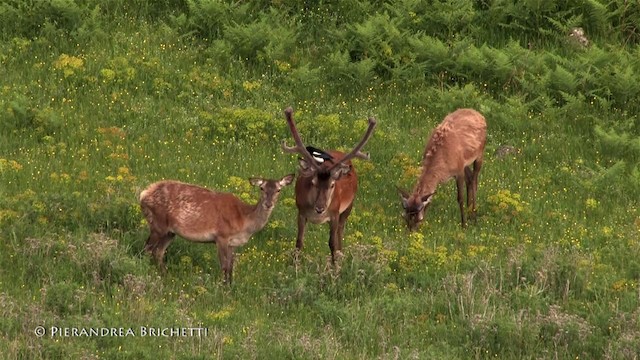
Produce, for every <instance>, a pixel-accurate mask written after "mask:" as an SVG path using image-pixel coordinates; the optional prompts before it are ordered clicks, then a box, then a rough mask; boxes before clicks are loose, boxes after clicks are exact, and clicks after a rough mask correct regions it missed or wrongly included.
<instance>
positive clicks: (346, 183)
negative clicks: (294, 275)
mask: <svg viewBox="0 0 640 360" xmlns="http://www.w3.org/2000/svg"><path fill="white" fill-rule="evenodd" d="M284 113H285V117H286V119H287V124H288V125H289V130H290V131H291V135H292V136H293V140H294V141H295V146H291V147H290V146H287V144H286V141H283V142H282V149H283V151H284V152H287V153H297V154H299V155H301V156H302V158H301V159H300V174H299V176H298V179H297V180H296V186H295V194H296V206H297V207H298V237H297V240H296V249H297V250H298V251H300V250H301V249H302V246H303V239H304V231H305V227H306V224H307V221H311V222H312V223H314V224H323V223H326V222H327V221H328V222H329V228H330V230H329V249H331V262H332V264H335V260H336V255H338V254H340V253H341V251H342V238H343V233H344V225H345V223H346V221H347V218H348V217H349V214H350V213H351V209H352V207H353V200H354V199H355V196H356V191H357V190H358V176H357V174H356V171H355V168H354V166H353V164H351V159H352V158H354V157H357V158H360V159H364V160H369V154H364V153H362V152H360V149H362V147H363V146H364V145H365V144H366V143H367V141H368V140H369V138H370V137H371V135H372V134H373V129H374V128H375V127H376V120H375V119H374V118H373V117H370V118H369V127H368V128H367V131H366V133H365V134H364V137H363V138H362V140H360V143H359V144H358V145H356V147H354V148H353V150H351V152H349V153H348V154H344V153H342V152H340V151H335V150H330V151H327V152H324V151H320V150H318V149H315V148H313V147H305V145H304V144H303V142H302V139H301V138H300V134H299V133H298V130H297V129H296V125H295V123H294V121H293V109H292V108H291V107H289V108H287V109H286V110H285V112H284ZM309 151H312V152H313V155H311V154H310V153H309Z"/></svg>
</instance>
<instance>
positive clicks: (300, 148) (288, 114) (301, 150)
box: [282, 106, 318, 168]
mask: <svg viewBox="0 0 640 360" xmlns="http://www.w3.org/2000/svg"><path fill="white" fill-rule="evenodd" d="M284 116H285V118H286V119H287V125H289V130H290V131H291V135H292V136H293V141H294V142H295V143H296V145H295V146H287V143H286V141H282V150H283V151H285V152H288V153H298V154H300V155H302V157H303V158H304V159H305V160H306V161H307V163H309V165H310V166H313V167H314V168H318V165H317V164H316V162H315V160H314V159H313V156H311V154H309V151H307V148H306V147H305V146H304V143H303V142H302V139H301V138H300V134H299V133H298V129H296V123H295V122H294V121H293V108H292V107H291V106H289V107H288V108H286V109H285V110H284Z"/></svg>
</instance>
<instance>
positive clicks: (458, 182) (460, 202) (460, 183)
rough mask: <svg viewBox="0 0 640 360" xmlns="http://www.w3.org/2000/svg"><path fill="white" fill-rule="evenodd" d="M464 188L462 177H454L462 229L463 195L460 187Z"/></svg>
mask: <svg viewBox="0 0 640 360" xmlns="http://www.w3.org/2000/svg"><path fill="white" fill-rule="evenodd" d="M463 186H464V177H463V176H461V175H458V176H456V188H457V189H458V205H459V206H460V221H461V223H462V227H465V221H464V194H463V189H462V187H463Z"/></svg>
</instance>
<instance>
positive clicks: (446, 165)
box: [416, 109, 487, 192]
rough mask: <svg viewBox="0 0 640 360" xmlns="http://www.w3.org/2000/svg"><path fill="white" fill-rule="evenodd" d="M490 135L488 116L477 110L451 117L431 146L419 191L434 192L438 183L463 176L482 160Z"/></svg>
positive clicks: (438, 129) (439, 128)
mask: <svg viewBox="0 0 640 360" xmlns="http://www.w3.org/2000/svg"><path fill="white" fill-rule="evenodd" d="M486 132H487V124H486V121H485V119H484V116H482V114H480V113H479V112H477V111H475V110H473V109H459V110H456V111H454V112H453V113H451V114H449V115H447V116H446V117H445V118H444V120H443V121H442V123H440V125H438V126H437V127H436V128H435V129H434V130H433V132H432V133H431V136H430V138H429V141H428V142H427V146H426V147H425V150H424V153H423V156H422V171H423V172H422V175H421V179H420V180H421V181H419V182H418V184H417V187H420V186H421V187H426V188H427V189H424V190H425V191H426V192H429V191H431V192H432V191H434V190H435V186H436V185H437V184H438V183H440V182H443V181H445V180H447V179H449V178H451V177H453V176H457V175H463V174H464V168H465V166H468V165H470V164H472V163H473V162H474V161H475V160H476V159H478V158H481V157H482V154H483V151H484V146H485V143H486V138H487V135H486ZM416 190H419V189H416Z"/></svg>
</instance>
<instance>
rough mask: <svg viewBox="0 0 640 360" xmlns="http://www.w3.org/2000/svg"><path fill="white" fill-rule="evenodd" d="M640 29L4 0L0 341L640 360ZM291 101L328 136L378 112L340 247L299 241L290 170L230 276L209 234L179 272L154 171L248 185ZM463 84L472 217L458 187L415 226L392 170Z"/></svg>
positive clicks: (18, 350) (599, 18)
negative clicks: (164, 247)
mask: <svg viewBox="0 0 640 360" xmlns="http://www.w3.org/2000/svg"><path fill="white" fill-rule="evenodd" d="M334 3H335V4H334ZM575 27H581V28H583V29H584V34H585V36H586V38H585V39H584V40H588V44H586V42H581V41H580V40H581V39H580V37H579V36H577V35H574V36H569V34H571V33H572V30H573V29H574V28H575ZM585 44H586V45H585ZM639 45H640V5H638V3H637V2H633V1H623V0H612V1H603V0H588V1H566V2H562V4H560V3H554V2H544V1H536V0H526V1H517V2H516V1H511V0H495V1H480V0H478V1H471V0H447V1H418V0H398V1H379V0H346V1H340V2H329V1H318V2H308V1H293V0H273V1H250V2H234V1H226V0H163V1H149V0H134V1H130V0H106V1H104V0H43V1H18V0H3V1H2V2H0V63H1V66H0V312H1V316H0V353H1V354H2V356H3V357H4V358H7V359H38V358H83V359H90V358H109V359H110V358H117V359H141V358H154V359H157V358H188V359H205V358H206V359H209V358H228V359H231V358H242V359H249V358H258V359H265V358H277V359H282V358H304V359H306V358H317V359H372V358H383V359H396V358H403V359H404V358H421V359H429V358H433V359H469V358H501V359H533V358H536V359H538V358H558V359H578V358H579V359H591V358H604V359H636V358H637V356H638V349H640V306H639V305H640V296H639V294H640V284H639V282H640V241H639V240H638V239H639V238H640V209H639V208H638V199H640V165H639V163H640V102H639V101H638V99H640V46H639ZM289 105H291V106H293V107H294V109H295V110H296V118H297V122H298V125H299V130H300V131H301V133H302V134H303V136H304V137H305V139H306V140H307V142H308V143H310V144H313V145H315V146H319V147H322V148H327V149H328V148H343V149H344V148H349V147H350V146H352V145H353V144H355V143H356V142H357V140H358V139H359V138H360V136H361V134H362V132H363V131H364V129H365V128H366V118H367V116H370V115H373V116H376V118H377V119H378V128H377V130H376V133H375V134H374V136H373V138H372V139H371V141H370V142H369V143H368V144H367V146H366V148H365V150H366V151H369V152H371V154H372V161H370V162H364V161H357V162H356V167H357V169H358V174H359V176H360V189H359V193H358V196H357V199H356V205H355V208H354V212H353V213H352V215H351V217H350V220H349V222H348V224H347V228H346V231H345V249H344V252H345V256H344V258H343V259H342V261H341V263H340V265H339V266H338V267H337V268H335V269H334V268H332V267H331V266H330V264H329V262H328V255H329V249H328V247H327V240H328V229H327V227H326V226H318V225H315V226H309V228H308V232H307V235H306V238H305V246H306V247H305V249H304V256H303V257H302V259H301V260H300V261H299V262H294V257H293V256H292V252H293V248H294V242H295V234H296V224H295V220H294V218H295V216H294V214H295V211H296V209H295V203H294V201H293V190H292V189H291V188H287V189H286V190H284V193H283V194H282V196H281V200H280V202H279V204H278V206H277V207H276V209H275V211H274V213H273V216H272V219H271V221H270V222H269V224H268V225H267V226H266V227H265V229H264V230H263V231H262V232H260V233H258V234H256V236H254V237H253V238H252V240H251V241H250V242H249V244H247V246H245V247H243V248H241V249H239V250H238V251H237V260H236V265H235V271H234V272H235V279H234V280H235V281H234V285H233V287H231V288H229V287H226V286H224V285H223V284H221V274H220V269H219V265H218V262H217V256H216V253H215V251H216V250H215V247H213V246H206V245H196V244H193V243H189V242H186V241H180V240H177V241H175V242H174V243H173V244H172V245H171V247H169V249H168V251H167V265H168V273H167V274H166V275H165V276H160V274H159V273H158V271H157V269H156V268H155V266H153V264H151V262H150V260H149V257H148V256H147V255H146V254H144V252H143V247H144V241H145V239H146V237H147V230H146V224H145V223H144V220H143V217H142V215H141V213H140V209H139V207H138V204H137V194H138V193H139V192H140V191H141V190H142V189H143V188H144V187H145V186H146V185H147V184H149V183H151V182H154V181H157V180H160V179H165V178H172V179H178V180H182V181H187V182H192V183H196V184H199V185H204V186H208V187H211V188H215V189H220V190H225V191H231V192H234V193H236V194H238V195H240V196H241V197H242V198H244V199H245V200H248V201H255V200H256V199H257V194H256V192H255V190H254V189H251V187H250V186H249V184H248V181H247V180H246V179H247V178H249V177H250V176H256V175H261V176H266V177H271V178H275V177H277V176H282V175H284V174H286V173H288V172H291V171H293V170H294V169H295V168H296V166H297V161H296V159H295V157H294V156H291V155H286V154H283V153H282V151H281V150H280V141H281V140H283V139H289V137H290V135H289V133H288V130H287V127H286V124H285V121H284V117H283V113H282V110H283V109H284V108H285V107H287V106H289ZM458 107H473V108H476V109H478V110H479V111H481V112H482V113H483V114H484V115H485V117H486V118H487V122H488V126H489V129H488V144H487V149H486V160H485V166H484V168H483V171H482V172H481V174H480V185H479V191H478V206H479V216H478V221H477V224H475V225H473V224H471V225H470V226H469V227H468V228H467V229H464V230H463V229H461V228H460V227H459V219H458V216H459V214H458V208H457V204H455V201H454V199H455V194H454V192H455V191H454V188H455V185H454V184H453V183H447V184H445V185H443V186H441V187H440V189H439V191H438V193H437V194H436V197H435V198H434V201H433V204H432V205H431V208H430V209H429V210H428V211H427V215H426V218H427V219H426V221H425V224H423V226H422V228H421V231H420V232H419V233H415V234H408V233H407V231H406V230H405V228H404V223H403V221H402V219H401V217H400V201H399V196H398V194H397V192H396V188H395V185H400V186H402V187H410V186H411V185H412V184H413V183H414V181H415V179H416V177H417V175H418V174H419V165H420V164H419V159H420V155H421V152H422V150H423V147H424V145H425V143H426V139H427V136H428V134H429V133H430V131H431V129H432V128H433V127H434V126H435V125H436V124H437V123H439V122H440V121H441V119H442V118H443V117H444V116H445V115H446V114H447V113H449V112H451V111H453V110H455V109H456V108H458ZM289 142H290V141H289ZM505 146H511V147H513V149H515V151H511V152H506V153H507V154H506V155H504V156H502V155H501V156H498V154H503V153H505V151H503V150H504V149H505ZM37 326H44V327H45V329H46V330H47V334H46V335H45V336H44V337H41V338H40V337H37V336H36V334H35V333H34V331H35V329H36V327H37ZM52 327H56V328H75V329H90V328H97V329H102V328H106V329H110V328H124V329H125V330H126V329H128V328H132V329H133V330H134V331H135V335H136V336H123V337H118V336H83V337H63V336H54V337H52V336H51V334H50V332H51V330H52ZM140 327H151V328H174V327H179V328H185V327H202V328H207V329H208V332H207V334H206V336H200V337H198V336H174V337H163V336H154V337H151V336H146V337H145V336H141V330H140Z"/></svg>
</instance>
